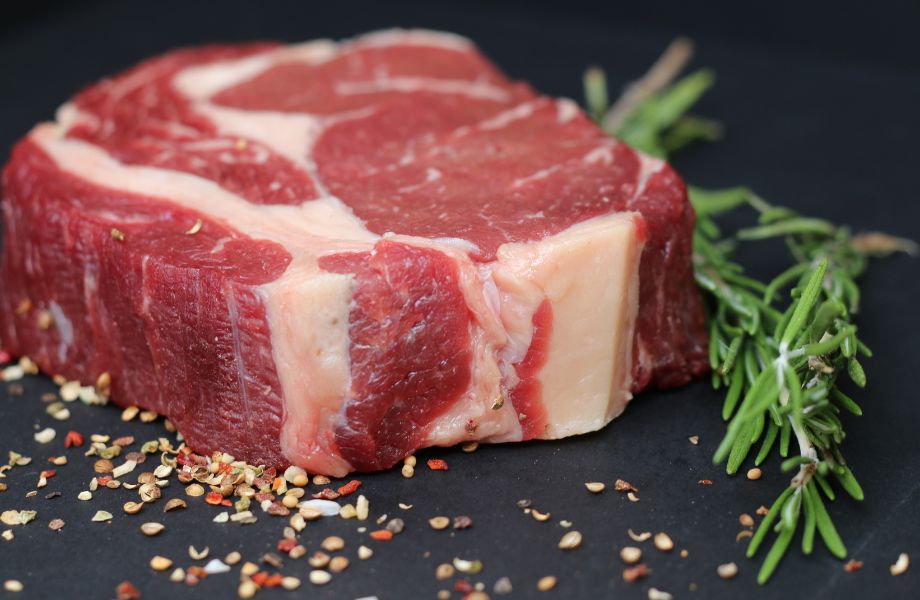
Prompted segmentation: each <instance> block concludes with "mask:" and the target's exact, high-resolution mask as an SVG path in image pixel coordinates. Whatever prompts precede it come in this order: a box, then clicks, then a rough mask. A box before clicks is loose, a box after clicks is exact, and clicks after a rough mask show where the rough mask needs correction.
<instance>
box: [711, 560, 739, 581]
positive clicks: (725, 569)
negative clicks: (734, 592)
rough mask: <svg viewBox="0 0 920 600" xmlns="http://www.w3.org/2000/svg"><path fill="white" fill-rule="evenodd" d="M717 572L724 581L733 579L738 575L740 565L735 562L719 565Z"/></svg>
mask: <svg viewBox="0 0 920 600" xmlns="http://www.w3.org/2000/svg"><path fill="white" fill-rule="evenodd" d="M716 572H717V573H718V574H719V577H721V578H722V579H731V578H732V577H734V576H735V575H737V574H738V565H736V564H735V563H733V562H730V563H725V564H723V565H719V566H718V567H717V568H716Z"/></svg>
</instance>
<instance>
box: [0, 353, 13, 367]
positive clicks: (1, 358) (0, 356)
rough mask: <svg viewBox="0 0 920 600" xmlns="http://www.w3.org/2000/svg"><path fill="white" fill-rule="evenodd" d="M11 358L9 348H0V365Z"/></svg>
mask: <svg viewBox="0 0 920 600" xmlns="http://www.w3.org/2000/svg"><path fill="white" fill-rule="evenodd" d="M12 360H13V355H12V354H10V352H9V350H0V365H5V364H6V363H8V362H10V361H12Z"/></svg>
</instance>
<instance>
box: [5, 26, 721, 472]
mask: <svg viewBox="0 0 920 600" xmlns="http://www.w3.org/2000/svg"><path fill="white" fill-rule="evenodd" d="M2 209H3V226H4V238H3V241H4V248H3V257H2V267H0V268H2V274H0V277H2V280H0V281H2V287H0V346H2V347H6V348H8V349H10V350H12V351H13V352H14V353H17V354H21V355H29V356H30V357H31V358H32V359H33V360H35V361H36V362H37V363H38V364H39V365H40V367H41V368H42V369H43V370H44V371H45V372H47V373H52V374H60V375H63V376H64V377H66V378H68V379H70V380H79V381H82V382H86V383H91V382H93V381H95V380H96V378H97V377H98V376H99V375H100V374H102V373H109V374H110V376H111V380H112V385H111V395H112V396H111V397H112V400H113V401H114V402H115V403H117V404H119V405H138V406H141V407H143V408H146V409H151V410H155V411H157V412H159V413H160V414H163V415H166V416H168V417H169V418H170V419H171V420H172V421H173V422H174V423H175V424H176V425H177V426H178V427H179V429H180V431H181V432H182V433H183V434H184V436H185V438H186V440H187V441H188V443H189V444H190V445H191V446H192V447H193V448H194V449H196V450H197V451H199V452H211V451H214V450H218V449H219V450H221V451H224V452H228V453H230V454H232V455H233V456H235V457H236V458H237V459H241V460H246V461H248V462H250V463H254V464H268V465H275V466H283V465H286V464H291V463H293V464H297V465H300V466H303V467H305V468H307V469H308V470H310V471H312V472H317V473H324V474H330V475H343V474H345V473H347V472H349V471H352V470H375V469H383V468H387V467H389V466H392V465H393V464H395V463H396V462H397V461H399V460H401V459H402V458H404V457H405V456H407V455H408V454H411V453H412V452H414V451H415V450H417V449H418V448H422V447H426V446H432V445H451V444H455V443H458V442H463V441H470V440H480V441H485V442H504V441H519V440H527V439H534V438H544V439H547V438H558V437H563V436H567V435H573V434H578V433H584V432H587V431H593V430H596V429H598V428H600V427H603V426H604V425H605V424H606V423H608V422H609V421H610V420H611V419H613V418H614V417H616V416H617V415H618V414H620V413H621V412H622V410H623V409H624V408H625V406H626V404H627V402H628V401H629V400H630V399H631V397H632V394H633V393H634V392H637V391H638V390H641V389H642V388H644V387H646V386H649V385H653V386H657V387H672V386H677V385H681V384H684V383H686V382H687V381H689V380H690V379H691V378H692V377H694V376H695V375H698V374H700V373H702V372H704V371H705V370H706V368H707V365H706V363H707V360H706V351H705V350H706V348H705V343H706V340H705V338H706V335H705V331H704V328H703V313H702V305H701V301H700V298H699V296H698V293H697V291H696V288H695V286H694V282H693V274H692V268H691V262H690V253H691V234H692V227H693V221H694V215H693V211H692V208H691V207H690V205H689V203H688V201H687V197H686V191H685V188H684V185H683V183H682V181H681V180H680V178H679V177H678V176H677V175H676V173H675V172H674V171H673V170H672V169H671V168H670V167H669V166H668V165H667V164H665V163H663V162H661V161H659V160H656V159H652V158H649V157H647V156H644V155H642V154H640V153H637V152H635V151H633V150H632V149H630V148H629V147H628V146H626V145H625V144H623V143H621V142H618V141H617V140H614V139H611V138H609V137H607V136H605V135H604V134H603V133H602V132H601V131H600V130H599V129H598V128H597V127H596V126H595V125H594V124H592V123H591V121H590V120H589V119H588V118H587V117H586V116H585V115H584V114H583V113H582V112H581V111H580V110H579V109H578V107H577V106H576V105H575V104H574V103H573V102H572V101H569V100H565V99H553V98H548V97H545V96H541V95H539V94H537V93H535V92H534V91H533V90H532V89H531V88H530V87H529V86H527V85H526V84H522V83H517V82H512V81H509V80H508V79H507V78H506V77H505V76H504V75H503V74H502V73H501V72H499V71H498V70H497V69H496V67H495V66H494V65H492V64H491V63H490V62H488V61H487V60H486V59H485V58H483V57H482V55H481V54H479V52H478V51H477V50H476V49H475V48H474V47H473V45H472V44H471V43H470V42H469V41H467V40H465V39H463V38H460V37H457V36H454V35H451V34H442V33H434V32H427V31H403V30H392V31H384V32H378V33H373V34H368V35H365V36H361V37H358V38H355V39H352V40H349V41H345V42H341V43H333V42H329V41H324V40H321V41H315V42H310V43H306V44H299V45H290V46H285V45H280V44H249V45H228V46H205V47H199V48H191V49H183V50H178V51H174V52H170V53H168V54H165V55H163V56H160V57H156V58H153V59H150V60H148V61H146V62H144V63H142V64H140V65H138V66H136V67H134V68H132V69H130V70H128V71H126V72H124V73H122V74H120V75H117V76H115V77H113V78H111V79H106V80H104V81H101V82H99V83H97V84H95V85H92V86H90V87H88V88H86V89H84V90H83V91H82V92H80V93H79V94H78V95H77V96H76V97H75V98H73V99H72V100H71V101H70V102H68V103H66V104H65V105H64V106H62V107H61V108H60V109H59V111H58V113H57V116H56V120H55V121H54V122H50V123H42V124H39V125H37V126H36V127H35V128H34V129H33V130H32V131H31V133H30V134H29V135H28V136H27V137H26V138H25V139H24V140H22V141H21V142H20V143H19V144H18V145H17V146H16V147H15V148H14V150H13V152H12V157H11V159H10V162H9V163H8V164H7V166H6V168H5V170H4V171H3V198H2Z"/></svg>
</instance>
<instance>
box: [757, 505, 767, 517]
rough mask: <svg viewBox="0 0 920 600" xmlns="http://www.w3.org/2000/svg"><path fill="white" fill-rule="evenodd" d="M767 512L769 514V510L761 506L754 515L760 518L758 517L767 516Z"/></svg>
mask: <svg viewBox="0 0 920 600" xmlns="http://www.w3.org/2000/svg"><path fill="white" fill-rule="evenodd" d="M769 512H770V509H769V508H767V507H766V506H763V505H761V506H760V507H759V508H758V509H757V513H756V514H757V515H758V516H760V517H765V516H767V513H769Z"/></svg>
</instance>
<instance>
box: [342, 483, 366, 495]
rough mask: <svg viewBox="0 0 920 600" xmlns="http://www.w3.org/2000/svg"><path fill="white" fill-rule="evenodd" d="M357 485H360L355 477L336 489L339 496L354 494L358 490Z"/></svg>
mask: <svg viewBox="0 0 920 600" xmlns="http://www.w3.org/2000/svg"><path fill="white" fill-rule="evenodd" d="M359 487H361V482H360V481H358V480H357V479H352V480H351V481H349V482H348V483H346V484H345V485H343V486H342V487H340V488H339V489H338V492H339V496H348V495H350V494H354V493H355V492H356V491H358V488H359Z"/></svg>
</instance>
